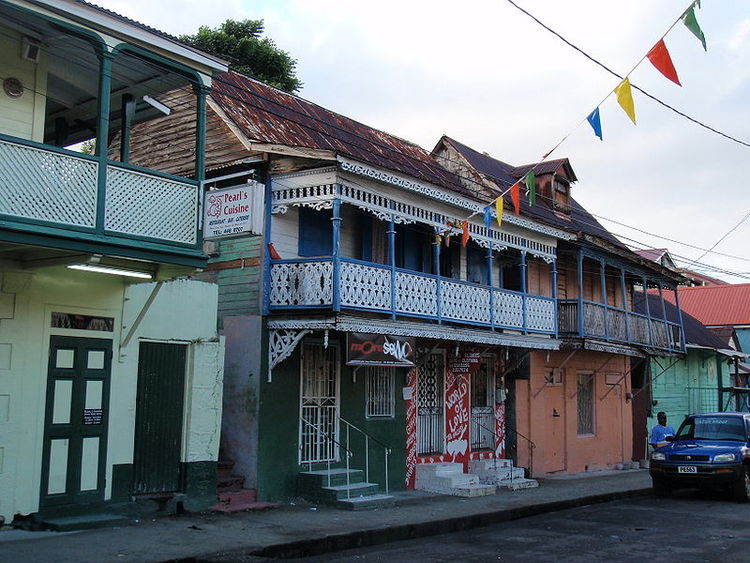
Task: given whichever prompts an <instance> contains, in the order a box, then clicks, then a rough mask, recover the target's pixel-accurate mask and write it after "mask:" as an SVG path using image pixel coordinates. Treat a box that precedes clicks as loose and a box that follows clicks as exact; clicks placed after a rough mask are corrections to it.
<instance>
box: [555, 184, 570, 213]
mask: <svg viewBox="0 0 750 563" xmlns="http://www.w3.org/2000/svg"><path fill="white" fill-rule="evenodd" d="M553 186H554V189H553V190H552V191H553V193H552V207H553V208H554V210H555V211H560V212H561V213H570V184H569V183H568V181H567V180H565V179H563V178H557V177H556V178H555V180H554V182H553Z"/></svg>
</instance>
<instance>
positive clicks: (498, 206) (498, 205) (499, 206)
mask: <svg viewBox="0 0 750 563" xmlns="http://www.w3.org/2000/svg"><path fill="white" fill-rule="evenodd" d="M504 203H505V202H504V201H503V196H500V197H499V198H497V199H496V200H495V214H496V215H497V226H498V227H499V226H501V225H502V224H503V204H504Z"/></svg>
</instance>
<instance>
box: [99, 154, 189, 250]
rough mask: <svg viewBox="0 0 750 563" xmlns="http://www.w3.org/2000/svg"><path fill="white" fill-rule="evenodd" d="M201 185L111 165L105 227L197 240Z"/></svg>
mask: <svg viewBox="0 0 750 563" xmlns="http://www.w3.org/2000/svg"><path fill="white" fill-rule="evenodd" d="M198 191H199V190H198V186H196V185H194V184H189V183H186V182H179V181H177V180H170V179H167V178H161V177H157V176H152V175H149V174H145V173H143V172H136V171H134V170H125V169H123V168H118V167H116V166H107V207H106V212H105V219H104V228H105V229H106V230H108V231H113V232H117V233H124V234H128V235H136V236H141V237H148V238H155V239H161V240H168V241H172V242H177V243H183V244H195V241H196V236H197V234H196V233H197V231H196V230H197V228H198Z"/></svg>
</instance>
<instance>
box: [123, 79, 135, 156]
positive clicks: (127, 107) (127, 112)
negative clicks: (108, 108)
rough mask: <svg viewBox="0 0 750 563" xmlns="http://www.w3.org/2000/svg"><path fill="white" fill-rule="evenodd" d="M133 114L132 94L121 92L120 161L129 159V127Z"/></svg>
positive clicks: (133, 102)
mask: <svg viewBox="0 0 750 563" xmlns="http://www.w3.org/2000/svg"><path fill="white" fill-rule="evenodd" d="M134 115H135V100H134V99H133V95H132V94H123V95H122V103H121V105H120V116H121V118H120V120H121V125H120V162H128V161H129V160H130V128H131V127H132V126H133V116H134Z"/></svg>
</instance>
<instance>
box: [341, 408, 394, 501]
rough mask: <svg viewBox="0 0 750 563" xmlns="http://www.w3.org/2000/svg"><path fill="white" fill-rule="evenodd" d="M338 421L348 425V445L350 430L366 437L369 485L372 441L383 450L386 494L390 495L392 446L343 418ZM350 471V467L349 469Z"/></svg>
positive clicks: (366, 472)
mask: <svg viewBox="0 0 750 563" xmlns="http://www.w3.org/2000/svg"><path fill="white" fill-rule="evenodd" d="M338 420H339V421H340V422H343V423H344V424H346V445H347V446H349V445H350V444H349V429H350V428H354V430H356V431H357V432H359V433H360V434H362V435H363V436H364V437H365V481H367V482H368V483H369V482H370V440H372V441H373V442H375V443H376V444H378V445H379V446H380V447H382V448H383V453H384V456H385V494H388V490H389V489H388V456H389V455H390V454H391V452H392V450H391V448H390V446H388V445H387V444H384V443H383V442H381V441H380V440H378V439H377V438H374V437H373V436H370V435H369V434H368V433H367V432H365V431H364V430H362V429H361V428H359V427H358V426H356V425H355V424H352V423H351V422H349V421H348V420H346V419H345V418H342V417H340V416H339V417H338ZM347 469H348V467H347Z"/></svg>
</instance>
